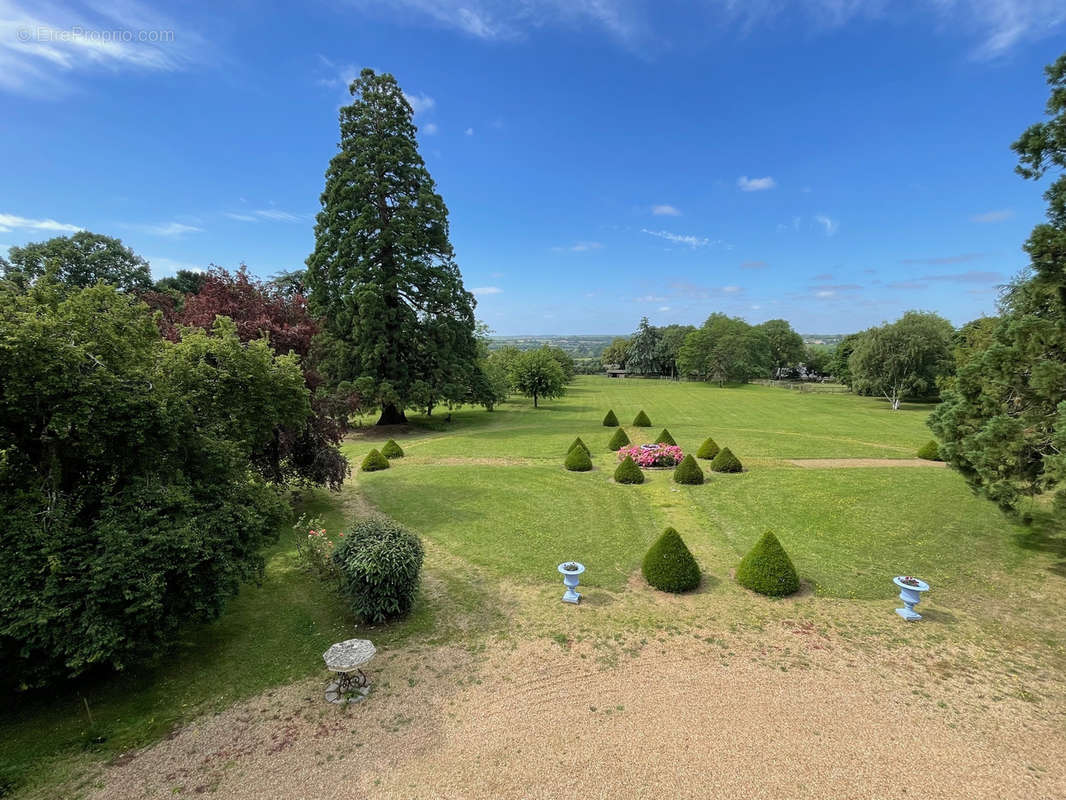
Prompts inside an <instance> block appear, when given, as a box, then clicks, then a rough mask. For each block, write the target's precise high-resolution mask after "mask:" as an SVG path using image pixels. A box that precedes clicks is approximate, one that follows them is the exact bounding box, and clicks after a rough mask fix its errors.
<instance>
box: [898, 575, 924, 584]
mask: <svg viewBox="0 0 1066 800" xmlns="http://www.w3.org/2000/svg"><path fill="white" fill-rule="evenodd" d="M899 582H900V583H905V584H907V585H908V586H918V585H919V584H920V583H921V581H919V580H918V579H917V578H912V577H911V576H910V575H904V576H903V577H902V578H900V579H899Z"/></svg>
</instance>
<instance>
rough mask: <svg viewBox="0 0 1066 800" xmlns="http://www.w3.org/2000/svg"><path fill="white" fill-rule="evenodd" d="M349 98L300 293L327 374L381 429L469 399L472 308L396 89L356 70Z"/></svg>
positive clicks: (443, 212)
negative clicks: (316, 320) (314, 317)
mask: <svg viewBox="0 0 1066 800" xmlns="http://www.w3.org/2000/svg"><path fill="white" fill-rule="evenodd" d="M350 90H351V93H352V95H353V97H354V98H355V99H354V101H353V102H352V103H351V104H350V105H347V106H344V107H343V108H342V109H341V110H340V133H341V141H340V152H338V153H337V155H335V156H334V157H333V159H332V160H331V161H330V164H329V168H328V169H327V170H326V184H325V189H324V191H323V192H322V198H321V199H322V210H321V211H320V212H319V214H318V217H317V219H316V223H315V248H314V252H312V253H311V255H310V256H309V257H308V259H307V274H306V282H307V286H308V288H309V290H310V302H311V308H312V311H313V312H314V313H316V314H318V315H320V316H321V317H322V319H323V326H324V332H325V334H326V336H327V337H328V338H329V339H330V340H332V342H331V345H330V346H329V347H328V348H326V350H325V352H326V353H327V355H326V357H325V362H324V363H325V364H326V366H327V369H328V371H329V373H330V374H331V376H332V377H333V378H334V379H335V380H338V381H351V382H353V383H354V384H355V385H356V386H357V388H358V389H359V391H360V393H361V394H362V395H364V396H365V397H368V398H373V400H374V401H376V402H377V403H378V404H379V405H380V406H381V409H382V413H381V418H380V419H379V420H378V422H379V424H389V423H397V422H403V421H404V420H405V416H404V409H405V408H408V407H412V406H415V407H428V408H432V406H433V405H434V404H436V403H439V402H462V401H463V400H465V399H467V398H468V397H469V395H470V393H471V390H472V387H473V386H474V384H475V383H476V372H477V369H478V365H477V358H478V348H477V342H476V339H475V320H474V297H473V295H472V294H471V293H470V292H468V291H466V289H464V288H463V283H462V279H461V277H460V275H459V269H458V267H457V266H456V264H455V258H454V254H453V251H452V245H451V242H450V241H449V238H448V210H447V208H446V207H445V205H444V201H443V199H442V198H441V196H440V195H439V194H438V193H437V191H436V186H435V184H434V182H433V179H432V178H431V177H430V174H429V170H427V169H426V165H425V162H424V161H423V160H422V157H421V155H419V152H418V144H417V141H416V139H415V133H416V129H415V126H414V123H413V122H412V115H413V112H412V110H411V106H410V104H409V103H408V102H407V99H406V98H405V97H404V94H403V91H401V89H400V86H399V84H397V82H396V79H395V78H394V77H393V76H392V75H389V74H387V73H385V74H381V75H378V74H376V73H375V72H374V71H373V70H371V69H364V70H363V71H362V73H361V74H360V76H359V77H358V78H356V79H355V80H354V81H353V82H352V84H351V87H350Z"/></svg>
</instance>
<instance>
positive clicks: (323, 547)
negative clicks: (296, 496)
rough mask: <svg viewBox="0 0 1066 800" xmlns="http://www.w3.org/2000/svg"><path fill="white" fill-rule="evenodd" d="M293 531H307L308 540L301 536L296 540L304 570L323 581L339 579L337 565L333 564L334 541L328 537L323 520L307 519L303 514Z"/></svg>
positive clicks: (318, 518) (297, 550) (297, 552)
mask: <svg viewBox="0 0 1066 800" xmlns="http://www.w3.org/2000/svg"><path fill="white" fill-rule="evenodd" d="M292 529H293V530H294V531H296V532H297V533H298V534H302V533H303V532H304V531H307V538H306V539H302V537H301V536H297V539H296V554H297V556H298V557H299V559H300V562H301V563H302V564H303V567H304V569H306V570H307V571H308V572H313V573H315V574H316V575H318V577H320V578H323V579H325V578H336V577H338V574H339V573H338V572H337V565H336V564H334V563H333V540H332V539H330V538H329V536H327V535H326V526H325V523H324V522H323V521H322V519H321V518H320V517H312V518H311V519H307V518H306V516H305V515H303V514H301V515H300V518H299V519H298V520H296V524H295V525H293V526H292ZM341 536H342V537H343V536H344V534H343V533H342V534H341Z"/></svg>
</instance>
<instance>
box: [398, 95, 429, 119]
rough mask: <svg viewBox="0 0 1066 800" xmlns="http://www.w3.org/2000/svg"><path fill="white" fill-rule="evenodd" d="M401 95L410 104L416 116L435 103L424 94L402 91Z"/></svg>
mask: <svg viewBox="0 0 1066 800" xmlns="http://www.w3.org/2000/svg"><path fill="white" fill-rule="evenodd" d="M403 96H404V97H405V98H406V99H407V102H408V103H410V104H411V110H412V111H413V112H414V114H415V116H416V117H417V116H418V115H419V114H421V113H423V112H425V111H429V110H430V109H431V108H433V107H434V106H436V105H437V101H436V100H434V99H433V98H432V97H430V96H428V95H425V94H407V92H404V95H403Z"/></svg>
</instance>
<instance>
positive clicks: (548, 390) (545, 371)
mask: <svg viewBox="0 0 1066 800" xmlns="http://www.w3.org/2000/svg"><path fill="white" fill-rule="evenodd" d="M510 378H511V386H513V387H514V390H515V391H516V392H518V393H519V394H521V395H524V396H525V397H532V398H533V408H537V401H538V400H539V399H540V398H548V399H550V398H552V397H562V396H563V395H564V394H565V393H566V374H565V373H564V372H563V368H562V367H560V366H559V362H558V361H556V360H555V358H553V357H552V354H551V353H549V352H548V351H547V350H544V349H540V350H527V351H525V352H524V353H520V354H519V355H518V357H517V358H515V359H514V361H513V363H512V364H511V372H510Z"/></svg>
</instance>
